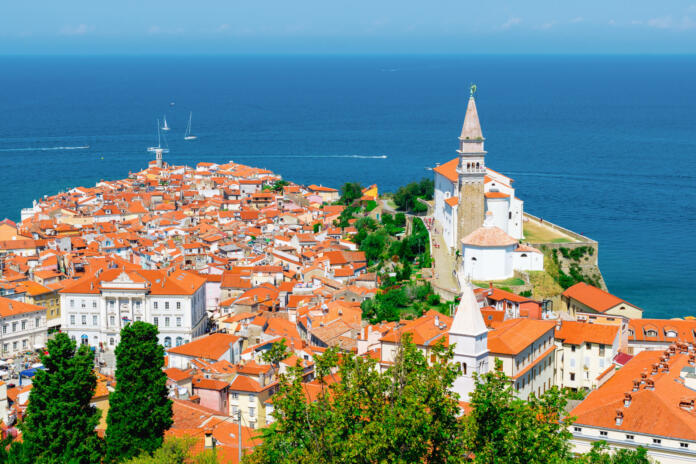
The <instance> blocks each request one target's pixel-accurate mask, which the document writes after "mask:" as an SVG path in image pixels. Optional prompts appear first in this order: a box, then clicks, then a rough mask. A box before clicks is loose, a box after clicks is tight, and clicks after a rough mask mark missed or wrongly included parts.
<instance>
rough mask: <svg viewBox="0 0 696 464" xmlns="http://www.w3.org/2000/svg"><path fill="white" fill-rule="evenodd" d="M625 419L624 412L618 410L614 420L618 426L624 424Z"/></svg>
mask: <svg viewBox="0 0 696 464" xmlns="http://www.w3.org/2000/svg"><path fill="white" fill-rule="evenodd" d="M623 418H624V415H623V411H621V410H620V409H617V410H616V417H615V418H614V421H615V422H616V425H621V424H623Z"/></svg>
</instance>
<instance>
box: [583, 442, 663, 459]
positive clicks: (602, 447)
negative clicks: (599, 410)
mask: <svg viewBox="0 0 696 464" xmlns="http://www.w3.org/2000/svg"><path fill="white" fill-rule="evenodd" d="M574 462H575V463H576V464H650V463H651V462H654V461H652V460H651V459H650V458H648V450H647V449H645V448H643V447H642V446H639V447H638V448H637V449H635V450H631V449H625V448H619V449H616V450H614V451H613V452H612V451H611V450H610V449H609V447H608V446H607V442H606V441H603V440H602V441H596V442H594V443H592V449H591V450H590V451H588V452H587V453H585V454H584V455H581V456H579V457H578V458H577V459H576V460H575V461H574Z"/></svg>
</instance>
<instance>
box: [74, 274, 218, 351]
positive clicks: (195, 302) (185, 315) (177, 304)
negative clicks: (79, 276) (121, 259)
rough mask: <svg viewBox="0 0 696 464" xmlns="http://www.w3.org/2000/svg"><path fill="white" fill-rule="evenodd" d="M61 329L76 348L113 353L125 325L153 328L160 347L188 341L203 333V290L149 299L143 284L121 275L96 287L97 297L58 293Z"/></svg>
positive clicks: (202, 287) (151, 296) (85, 294)
mask: <svg viewBox="0 0 696 464" xmlns="http://www.w3.org/2000/svg"><path fill="white" fill-rule="evenodd" d="M60 300H61V308H62V315H61V317H62V320H61V327H62V330H63V331H64V332H66V333H67V334H68V335H69V336H70V337H71V338H72V339H73V340H76V341H77V342H78V343H81V344H88V345H90V346H94V347H99V346H100V345H101V346H102V347H104V348H106V349H114V348H115V347H116V345H118V342H119V340H120V331H121V329H122V328H123V327H124V326H125V325H126V324H127V323H128V322H131V321H144V322H149V323H150V324H154V325H155V326H156V327H157V328H158V330H159V335H158V338H159V342H160V344H162V345H163V346H164V347H165V348H167V347H171V346H178V345H181V344H184V343H187V342H190V341H191V340H192V339H193V338H194V337H197V336H199V335H202V334H204V333H205V331H206V325H207V317H206V311H205V304H206V301H205V286H204V285H202V286H200V288H198V289H197V290H196V291H195V293H193V294H191V295H153V294H151V292H150V291H149V289H148V285H147V283H146V282H133V281H132V280H130V278H129V277H128V275H126V274H125V273H123V274H121V275H120V276H119V277H118V278H117V279H116V280H114V281H111V282H102V285H101V291H100V293H96V294H94V293H83V294H80V293H62V294H61V297H60Z"/></svg>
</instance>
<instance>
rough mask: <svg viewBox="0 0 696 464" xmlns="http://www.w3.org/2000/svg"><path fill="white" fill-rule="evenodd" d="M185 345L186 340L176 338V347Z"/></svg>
mask: <svg viewBox="0 0 696 464" xmlns="http://www.w3.org/2000/svg"><path fill="white" fill-rule="evenodd" d="M183 343H184V339H183V338H181V337H176V346H181V345H182V344H183Z"/></svg>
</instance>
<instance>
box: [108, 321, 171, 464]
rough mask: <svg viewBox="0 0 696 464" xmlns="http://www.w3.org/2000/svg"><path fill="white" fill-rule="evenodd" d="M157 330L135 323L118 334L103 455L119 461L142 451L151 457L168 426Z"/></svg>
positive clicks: (168, 413) (169, 419)
mask: <svg viewBox="0 0 696 464" xmlns="http://www.w3.org/2000/svg"><path fill="white" fill-rule="evenodd" d="M157 333H158V332H157V328H156V327H155V326H153V325H152V324H148V323H146V322H140V321H136V322H133V323H132V324H129V325H127V326H126V327H124V328H123V330H121V342H120V343H119V345H118V346H117V347H116V388H115V390H114V391H113V392H112V393H111V395H110V396H109V414H108V415H107V418H106V423H107V429H106V455H107V460H108V461H111V462H118V461H123V460H126V459H130V458H132V457H134V456H137V455H138V454H140V453H141V452H142V451H145V452H148V453H152V452H153V451H155V450H156V449H158V448H159V447H160V446H162V440H163V437H164V432H165V431H166V430H167V429H168V428H169V427H170V426H171V425H172V402H171V400H169V398H168V397H167V393H168V392H167V376H166V374H165V373H164V372H163V371H162V367H163V366H164V348H163V347H162V346H161V345H160V344H159V343H158V342H157Z"/></svg>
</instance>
